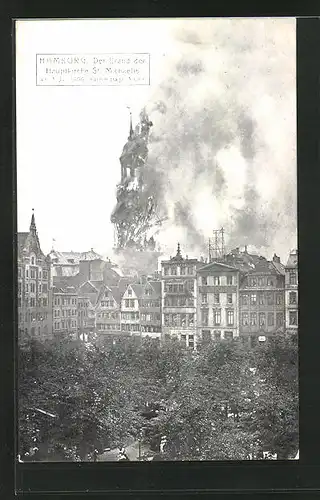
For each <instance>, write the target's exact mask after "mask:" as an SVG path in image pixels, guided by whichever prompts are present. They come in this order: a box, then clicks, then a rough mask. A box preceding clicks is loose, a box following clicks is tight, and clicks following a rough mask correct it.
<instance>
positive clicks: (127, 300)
mask: <svg viewBox="0 0 320 500" xmlns="http://www.w3.org/2000/svg"><path fill="white" fill-rule="evenodd" d="M125 307H130V301H129V299H125Z"/></svg>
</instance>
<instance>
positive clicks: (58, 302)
mask: <svg viewBox="0 0 320 500" xmlns="http://www.w3.org/2000/svg"><path fill="white" fill-rule="evenodd" d="M52 304H53V306H52V311H53V334H56V333H60V332H66V333H70V334H72V335H73V336H74V337H75V338H76V337H77V331H78V297H77V294H76V293H74V292H73V293H70V292H67V291H66V292H62V291H54V290H53V294H52Z"/></svg>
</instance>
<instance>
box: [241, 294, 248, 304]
mask: <svg viewBox="0 0 320 500" xmlns="http://www.w3.org/2000/svg"><path fill="white" fill-rule="evenodd" d="M241 298H242V305H243V306H247V305H248V304H249V295H247V294H245V295H242V297H241Z"/></svg>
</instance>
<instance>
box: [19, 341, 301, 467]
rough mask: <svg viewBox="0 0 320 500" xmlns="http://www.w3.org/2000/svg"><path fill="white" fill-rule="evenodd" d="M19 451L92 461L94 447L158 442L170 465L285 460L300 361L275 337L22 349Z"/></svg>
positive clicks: (292, 440) (292, 444) (294, 440)
mask: <svg viewBox="0 0 320 500" xmlns="http://www.w3.org/2000/svg"><path fill="white" fill-rule="evenodd" d="M18 370H19V387H18V389H19V412H18V415H19V436H20V440H19V452H20V454H21V455H24V454H25V452H27V451H28V452H30V449H31V448H32V447H35V448H36V453H35V455H34V459H38V460H50V457H56V458H57V457H58V459H63V460H68V459H69V460H88V459H89V457H90V456H92V453H93V450H94V449H95V448H97V449H99V450H100V451H102V449H103V448H104V447H107V446H108V447H110V448H115V447H121V446H123V445H124V444H125V443H127V442H128V441H130V440H137V439H141V437H143V439H144V440H145V441H148V442H149V443H153V446H154V443H158V444H156V445H155V446H156V447H157V446H159V442H160V437H161V436H166V445H165V447H164V450H163V453H162V454H161V457H162V459H163V460H229V459H231V460H245V459H249V458H251V459H252V458H256V459H258V458H262V457H263V452H266V451H268V452H270V453H273V454H275V453H276V454H277V455H278V458H288V457H289V456H291V455H295V453H296V451H297V449H298V353H297V345H296V343H295V342H294V339H292V338H282V337H277V338H275V339H274V340H273V341H269V342H268V343H266V345H264V346H258V347H257V348H255V349H251V350H248V349H247V348H246V347H245V346H244V345H243V344H242V342H241V341H240V340H233V341H219V342H212V343H209V344H208V345H203V346H200V348H199V350H198V351H196V352H194V351H191V350H186V349H183V348H182V346H181V345H180V344H179V343H178V342H177V341H174V340H172V341H169V342H166V343H165V344H163V345H160V344H158V343H156V342H154V341H153V340H151V339H148V338H147V339H143V340H142V341H141V342H139V343H137V342H135V341H134V340H133V339H126V340H125V341H123V342H119V343H117V344H116V345H105V346H98V345H94V344H90V343H83V342H75V341H73V340H72V339H70V338H68V337H61V338H56V339H55V340H53V341H49V342H48V341H46V342H45V343H41V342H38V341H32V342H30V343H29V346H27V348H26V347H24V348H20V349H19V364H18Z"/></svg>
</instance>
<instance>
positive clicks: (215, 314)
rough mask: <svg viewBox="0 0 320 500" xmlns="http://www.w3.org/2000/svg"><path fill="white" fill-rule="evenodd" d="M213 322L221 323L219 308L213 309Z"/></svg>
mask: <svg viewBox="0 0 320 500" xmlns="http://www.w3.org/2000/svg"><path fill="white" fill-rule="evenodd" d="M213 322H214V324H215V325H220V324H221V311H220V309H214V310H213Z"/></svg>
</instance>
